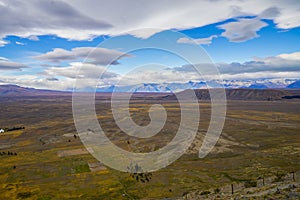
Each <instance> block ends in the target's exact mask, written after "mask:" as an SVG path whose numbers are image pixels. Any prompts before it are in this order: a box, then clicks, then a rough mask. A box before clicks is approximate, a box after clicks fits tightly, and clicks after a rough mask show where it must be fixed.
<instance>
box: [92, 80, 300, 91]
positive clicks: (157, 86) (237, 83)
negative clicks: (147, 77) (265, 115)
mask: <svg viewBox="0 0 300 200" xmlns="http://www.w3.org/2000/svg"><path fill="white" fill-rule="evenodd" d="M220 86H223V87H225V88H252V89H267V88H300V80H292V79H261V80H245V81H243V80H223V81H222V82H218V81H208V82H207V83H206V82H204V81H189V82H185V83H143V84H138V85H129V86H115V85H111V86H106V87H99V88H98V89H97V92H113V91H114V92H180V91H183V90H187V89H205V88H216V87H220Z"/></svg>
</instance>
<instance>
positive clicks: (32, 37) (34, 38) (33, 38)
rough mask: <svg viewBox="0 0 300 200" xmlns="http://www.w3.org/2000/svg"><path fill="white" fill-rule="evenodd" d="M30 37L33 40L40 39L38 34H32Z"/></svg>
mask: <svg viewBox="0 0 300 200" xmlns="http://www.w3.org/2000/svg"><path fill="white" fill-rule="evenodd" d="M28 39H29V40H32V41H39V40H40V39H39V37H38V36H36V35H31V36H29V37H28Z"/></svg>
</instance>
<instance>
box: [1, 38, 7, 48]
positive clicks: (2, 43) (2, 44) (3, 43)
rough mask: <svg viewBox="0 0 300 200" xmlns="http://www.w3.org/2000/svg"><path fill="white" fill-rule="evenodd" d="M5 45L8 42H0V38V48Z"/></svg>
mask: <svg viewBox="0 0 300 200" xmlns="http://www.w3.org/2000/svg"><path fill="white" fill-rule="evenodd" d="M6 44H8V42H7V41H4V40H1V38H0V47H3V46H5V45H6Z"/></svg>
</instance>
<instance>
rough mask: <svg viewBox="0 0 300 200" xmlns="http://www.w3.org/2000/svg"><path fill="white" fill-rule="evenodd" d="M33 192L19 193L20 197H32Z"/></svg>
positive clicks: (18, 196)
mask: <svg viewBox="0 0 300 200" xmlns="http://www.w3.org/2000/svg"><path fill="white" fill-rule="evenodd" d="M32 195H33V194H32V193H31V192H20V193H18V194H17V198H18V199H26V198H29V197H31V196H32Z"/></svg>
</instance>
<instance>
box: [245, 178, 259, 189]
mask: <svg viewBox="0 0 300 200" xmlns="http://www.w3.org/2000/svg"><path fill="white" fill-rule="evenodd" d="M244 186H245V188H250V187H256V186H257V182H256V181H254V180H247V181H246V182H245V183H244Z"/></svg>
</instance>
